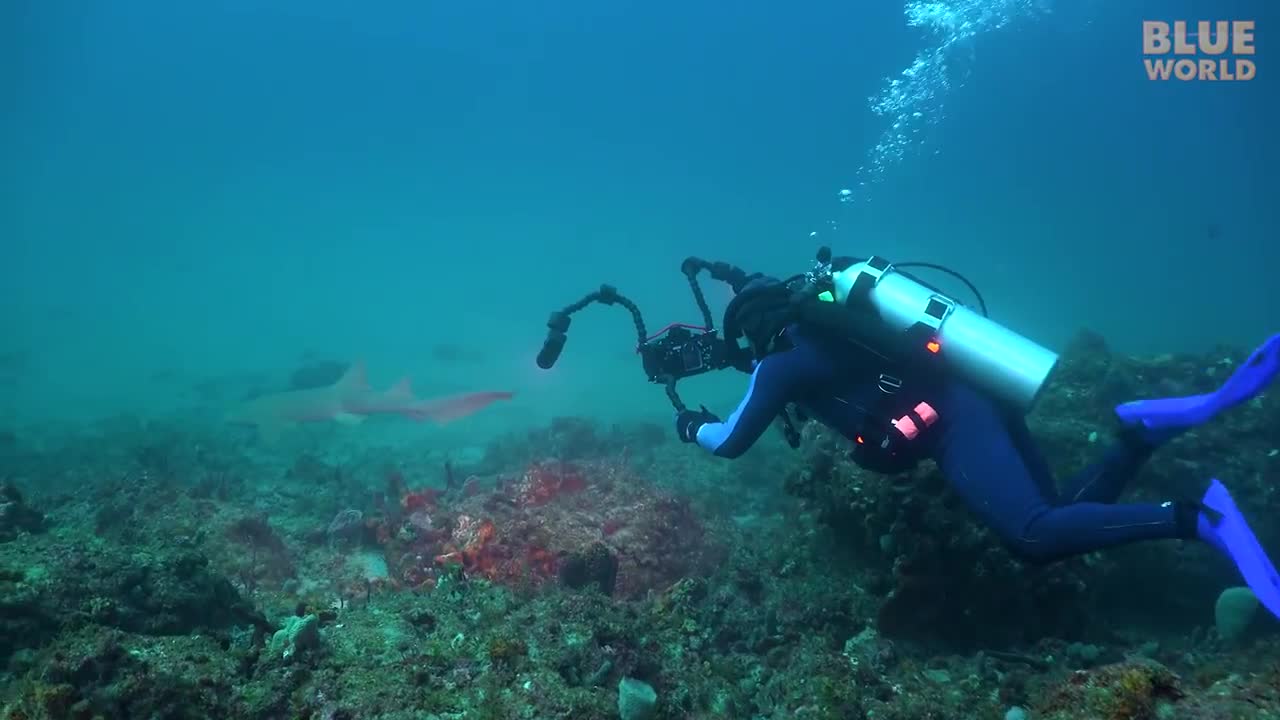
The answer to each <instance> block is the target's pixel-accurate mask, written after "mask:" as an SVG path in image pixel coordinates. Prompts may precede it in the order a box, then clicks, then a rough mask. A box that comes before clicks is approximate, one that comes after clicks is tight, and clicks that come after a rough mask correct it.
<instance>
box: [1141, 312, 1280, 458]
mask: <svg viewBox="0 0 1280 720" xmlns="http://www.w3.org/2000/svg"><path fill="white" fill-rule="evenodd" d="M1277 373H1280V334H1277V335H1272V336H1271V337H1270V338H1269V339H1268V340H1267V341H1266V342H1265V343H1263V344H1262V345H1261V346H1259V347H1258V349H1257V350H1254V351H1253V354H1251V355H1250V356H1249V359H1247V360H1245V361H1244V362H1243V363H1242V364H1241V365H1240V367H1238V368H1236V370H1235V372H1233V373H1231V377H1229V378H1227V381H1226V382H1225V383H1223V384H1222V387H1220V388H1218V389H1217V390H1215V391H1214V392H1211V393H1207V394H1204V395H1189V396H1187V397H1174V398H1160V399H1156V400H1135V401H1133V402H1127V403H1124V404H1121V405H1118V406H1117V407H1116V416H1117V417H1119V418H1120V422H1121V423H1123V424H1124V425H1126V426H1128V427H1132V428H1136V429H1138V430H1140V431H1141V432H1142V434H1143V436H1144V438H1145V439H1146V440H1148V441H1149V442H1151V443H1153V444H1159V443H1162V442H1164V441H1166V440H1171V439H1173V438H1174V437H1176V436H1177V435H1179V434H1181V433H1183V432H1185V431H1187V430H1190V429H1191V428H1193V427H1196V426H1197V425H1201V424H1203V423H1205V422H1208V421H1209V420H1211V419H1213V417H1214V416H1216V415H1217V414H1218V413H1220V412H1222V411H1223V410H1226V409H1227V408H1231V407H1234V406H1236V405H1239V404H1240V403H1242V402H1245V401H1246V400H1250V399H1252V398H1254V397H1256V396H1257V395H1258V394H1260V393H1261V392H1262V391H1263V390H1266V389H1267V386H1268V385H1270V384H1271V381H1272V380H1274V379H1275V377H1276V374H1277Z"/></svg>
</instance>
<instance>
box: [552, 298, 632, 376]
mask: <svg viewBox="0 0 1280 720" xmlns="http://www.w3.org/2000/svg"><path fill="white" fill-rule="evenodd" d="M596 302H598V303H600V304H602V305H614V304H617V305H621V306H622V307H624V308H626V309H627V310H628V311H629V312H630V313H631V320H632V322H634V323H635V326H636V338H637V340H636V343H637V344H638V345H643V344H644V342H645V338H647V337H648V333H647V332H645V329H644V318H643V317H642V316H641V315H640V308H638V307H636V304H635V303H634V302H632V301H631V300H629V299H627V298H625V297H623V296H622V295H620V294H618V289H617V288H615V287H613V286H612V285H601V286H600V289H599V290H597V291H595V292H593V293H590V294H588V295H587V296H586V297H584V298H582V299H581V300H579V301H577V302H575V303H573V304H572V305H569V306H567V307H565V308H564V309H563V310H557V311H556V312H553V313H551V317H550V319H548V320H547V339H546V340H545V341H543V343H542V350H540V351H539V352H538V367H540V368H542V369H543V370H550V369H551V367H552V366H554V365H555V364H556V361H557V360H559V359H560V353H561V351H563V350H564V344H565V342H566V341H567V340H568V339H569V335H568V333H569V316H571V315H573V314H574V313H576V312H578V311H579V310H581V309H583V308H585V307H586V306H588V305H590V304H592V303H596Z"/></svg>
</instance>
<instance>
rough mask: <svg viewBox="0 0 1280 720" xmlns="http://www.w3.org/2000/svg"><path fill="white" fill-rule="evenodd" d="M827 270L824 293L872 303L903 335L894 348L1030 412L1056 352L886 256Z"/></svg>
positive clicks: (841, 301) (862, 307) (858, 307)
mask: <svg viewBox="0 0 1280 720" xmlns="http://www.w3.org/2000/svg"><path fill="white" fill-rule="evenodd" d="M828 267H829V266H828ZM829 272H830V276H829V284H826V283H824V285H827V292H823V293H822V294H821V295H819V298H820V299H822V300H827V301H828V302H832V301H833V304H835V305H837V306H839V307H841V308H845V309H852V310H855V311H859V313H860V314H861V313H865V312H866V309H867V308H868V307H869V308H871V309H873V310H874V311H875V314H876V315H877V316H878V319H879V321H880V322H881V323H883V325H884V326H885V330H887V331H888V332H889V334H890V335H896V336H897V340H898V342H896V343H894V344H895V345H897V346H898V352H896V353H894V354H896V355H900V356H902V355H905V356H907V357H905V358H904V359H908V360H909V361H918V362H921V364H924V363H927V364H933V363H934V362H937V363H940V364H941V366H942V369H944V370H945V371H946V372H949V373H954V374H955V375H957V376H958V377H960V378H962V379H964V380H966V381H968V382H971V383H973V385H974V386H976V387H977V388H979V389H980V390H982V391H984V392H986V393H989V394H990V395H991V396H992V397H994V398H996V399H998V400H999V401H1000V402H1001V403H1002V404H1003V405H1005V406H1007V407H1009V408H1010V409H1013V410H1017V411H1019V412H1021V413H1024V414H1025V413H1027V412H1029V411H1030V410H1031V408H1032V407H1033V406H1034V405H1035V402H1036V399H1037V398H1038V397H1039V395H1040V392H1041V390H1042V388H1043V387H1044V385H1045V382H1046V381H1047V380H1048V378H1049V374H1050V373H1051V372H1052V371H1053V369H1054V367H1055V366H1056V365H1057V363H1058V355H1057V354H1056V353H1054V352H1053V351H1051V350H1049V349H1047V348H1045V347H1044V346H1042V345H1039V344H1037V343H1035V342H1033V341H1032V340H1029V339H1027V338H1026V337H1023V336H1022V335H1019V334H1018V333H1016V332H1013V331H1012V330H1009V329H1008V328H1006V327H1004V326H1003V325H1000V324H999V323H996V322H994V321H992V320H990V319H989V318H987V317H985V316H984V315H981V314H979V313H977V312H975V311H974V310H973V309H971V308H969V307H966V306H965V305H963V304H961V303H958V302H956V301H955V300H953V299H952V298H950V297H947V296H946V295H944V294H942V293H941V292H939V291H937V290H936V289H934V288H931V287H929V286H927V285H925V284H923V283H921V282H919V281H918V280H916V279H914V278H912V277H911V276H910V275H908V274H906V273H904V272H902V271H899V270H896V269H895V268H894V266H893V264H892V263H890V262H889V261H887V260H885V259H884V258H880V257H870V258H867V259H866V260H864V261H861V262H857V263H854V264H852V265H850V266H849V267H847V268H845V269H844V270H840V271H836V270H834V269H831V270H830V271H829ZM912 356H914V357H912ZM930 356H932V357H930Z"/></svg>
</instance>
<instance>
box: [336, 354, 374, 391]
mask: <svg viewBox="0 0 1280 720" xmlns="http://www.w3.org/2000/svg"><path fill="white" fill-rule="evenodd" d="M337 387H339V388H341V389H343V390H348V391H350V390H367V389H368V388H369V378H368V376H367V375H366V374H365V368H364V360H356V361H355V362H353V363H351V367H349V368H347V371H346V372H345V373H343V374H342V377H341V378H340V379H339V380H338V383H337Z"/></svg>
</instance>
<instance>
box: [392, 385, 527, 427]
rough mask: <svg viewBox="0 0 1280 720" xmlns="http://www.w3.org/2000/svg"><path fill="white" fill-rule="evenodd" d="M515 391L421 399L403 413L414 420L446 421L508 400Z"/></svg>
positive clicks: (513, 395)
mask: <svg viewBox="0 0 1280 720" xmlns="http://www.w3.org/2000/svg"><path fill="white" fill-rule="evenodd" d="M513 397H515V393H509V392H479V393H468V394H466V395H454V396H452V397H446V398H438V399H434V400H423V401H421V402H417V403H414V404H413V405H411V406H409V407H408V408H406V409H405V412H404V415H405V416H406V417H410V418H413V419H414V420H419V421H421V420H434V421H435V422H438V423H447V422H450V421H451V420H457V419H458V418H463V417H466V416H468V415H472V414H474V413H477V412H479V411H481V410H483V409H485V408H486V407H488V406H489V405H491V404H493V403H495V402H497V401H499V400H510V399H511V398H513Z"/></svg>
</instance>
